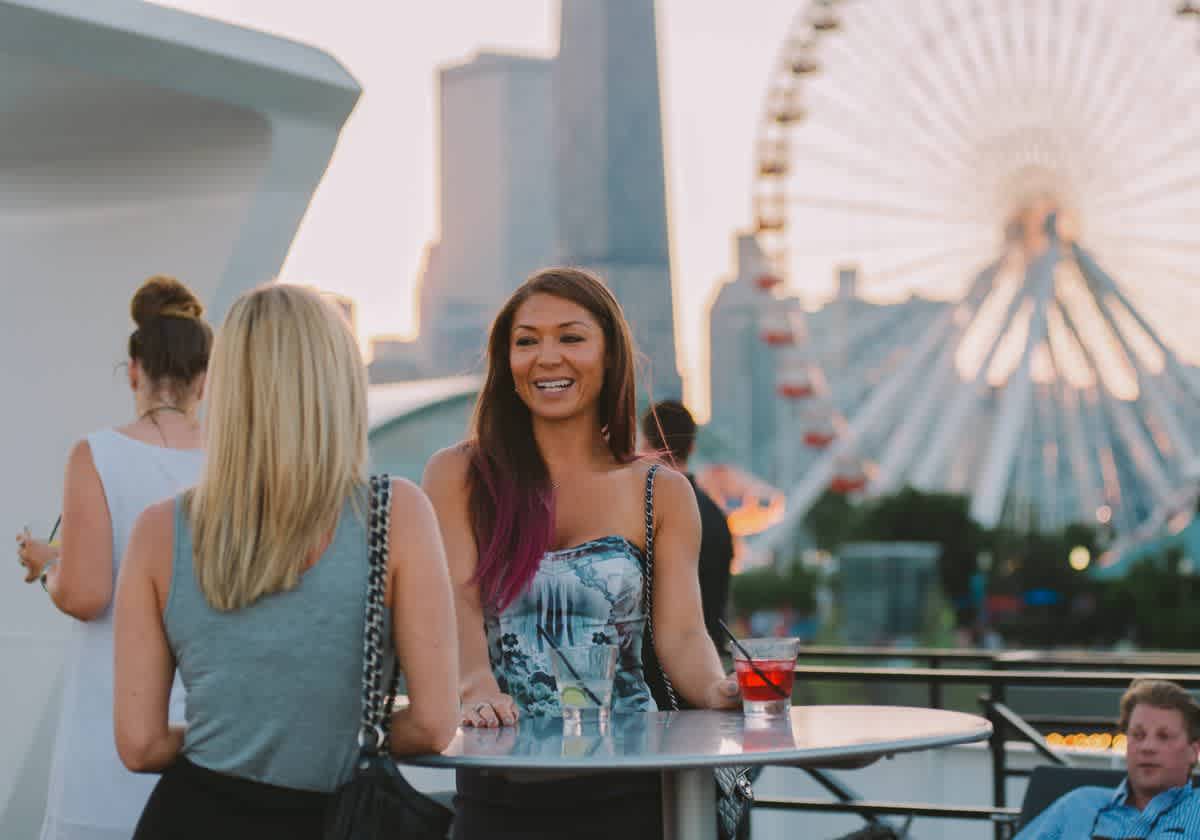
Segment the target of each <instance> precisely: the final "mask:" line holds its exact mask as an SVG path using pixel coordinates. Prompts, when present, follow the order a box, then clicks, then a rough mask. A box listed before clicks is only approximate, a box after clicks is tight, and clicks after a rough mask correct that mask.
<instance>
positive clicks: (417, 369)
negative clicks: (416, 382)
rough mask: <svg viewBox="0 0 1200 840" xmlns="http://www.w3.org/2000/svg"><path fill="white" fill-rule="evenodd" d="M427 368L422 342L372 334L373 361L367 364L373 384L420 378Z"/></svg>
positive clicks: (368, 376) (368, 374) (369, 378)
mask: <svg viewBox="0 0 1200 840" xmlns="http://www.w3.org/2000/svg"><path fill="white" fill-rule="evenodd" d="M427 368H428V361H427V359H426V356H425V348H424V346H423V345H422V344H421V342H419V341H416V340H414V339H406V338H401V337H400V336H393V335H377V336H372V338H371V361H370V362H369V363H368V364H367V378H368V380H370V382H371V384H372V385H374V384H377V383H385V382H406V381H408V380H410V379H420V378H422V377H423V376H424V375H425V371H426V369H427Z"/></svg>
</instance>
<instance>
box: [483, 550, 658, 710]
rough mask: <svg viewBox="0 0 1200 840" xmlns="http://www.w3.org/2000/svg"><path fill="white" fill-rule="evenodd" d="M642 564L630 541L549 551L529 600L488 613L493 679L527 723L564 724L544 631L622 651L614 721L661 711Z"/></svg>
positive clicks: (558, 639) (566, 641)
mask: <svg viewBox="0 0 1200 840" xmlns="http://www.w3.org/2000/svg"><path fill="white" fill-rule="evenodd" d="M643 563H644V558H643V555H642V552H641V550H640V549H639V548H638V547H637V546H635V545H633V544H632V543H631V542H629V540H627V539H625V538H624V537H616V536H613V537H601V538H600V539H595V540H589V541H588V542H585V543H581V544H579V545H577V546H572V547H571V548H564V549H559V550H558V551H549V552H546V554H544V555H543V556H542V561H541V564H540V565H539V567H538V571H537V574H536V575H535V576H534V578H533V581H532V582H531V583H530V585H529V587H528V589H526V591H525V592H524V593H523V594H522V595H520V596H519V597H518V598H517V599H516V600H515V601H513V603H512V604H510V605H509V606H508V608H507V609H505V610H504V611H503V612H501V613H495V612H493V611H487V612H485V615H484V627H485V629H486V632H487V642H488V658H489V659H490V660H491V665H492V673H494V674H495V675H496V681H497V682H498V683H499V685H500V690H501V691H503V692H504V693H506V694H509V695H511V696H512V698H513V700H514V701H515V702H516V704H517V706H518V707H519V708H520V710H521V713H522V714H523V715H529V716H531V717H561V716H562V710H561V709H560V708H559V704H558V692H557V691H556V685H555V682H554V672H553V670H552V669H551V667H550V654H551V652H552V651H551V648H550V646H549V645H548V644H546V642H545V640H544V639H542V637H541V636H540V635H539V634H538V629H537V628H538V626H539V625H540V626H541V627H542V629H543V630H544V631H546V633H548V634H549V636H550V637H551V638H552V639H554V642H555V644H557V645H560V646H573V645H588V644H610V645H616V646H617V649H618V654H617V673H616V678H615V680H614V682H613V699H612V710H613V712H614V713H621V712H644V711H653V710H654V709H655V708H656V706H655V704H654V700H653V698H652V697H651V696H650V689H649V688H648V687H647V685H646V679H645V676H644V674H643V672H642V633H643V632H644V630H645V626H646V621H645V615H644V613H643V609H642V586H643V575H642V568H643Z"/></svg>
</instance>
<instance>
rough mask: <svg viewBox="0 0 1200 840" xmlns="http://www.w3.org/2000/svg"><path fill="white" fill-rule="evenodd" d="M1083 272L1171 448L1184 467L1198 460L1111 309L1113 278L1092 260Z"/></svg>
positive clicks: (1185, 435)
mask: <svg viewBox="0 0 1200 840" xmlns="http://www.w3.org/2000/svg"><path fill="white" fill-rule="evenodd" d="M1080 270H1081V271H1082V272H1083V274H1084V277H1085V278H1086V279H1087V281H1088V283H1089V284H1092V285H1094V286H1095V287H1096V288H1097V289H1098V290H1100V292H1101V293H1100V294H1096V295H1095V298H1094V299H1095V301H1096V304H1097V305H1098V306H1099V309H1100V314H1101V315H1102V316H1103V318H1104V321H1105V323H1106V324H1107V325H1108V329H1109V331H1110V332H1111V333H1112V335H1113V336H1114V337H1115V338H1116V341H1117V344H1118V346H1119V347H1120V349H1121V351H1122V353H1123V354H1124V356H1125V359H1126V361H1127V362H1128V364H1130V365H1131V366H1132V367H1133V371H1134V375H1135V376H1136V377H1137V384H1138V389H1139V392H1140V394H1141V395H1142V396H1143V397H1144V400H1145V402H1146V403H1147V404H1148V405H1149V407H1150V408H1151V409H1152V410H1153V412H1154V414H1155V416H1156V417H1157V418H1158V420H1159V422H1161V423H1162V424H1163V427H1164V430H1165V432H1166V434H1167V437H1168V438H1169V440H1170V442H1171V445H1172V448H1173V449H1174V451H1175V452H1176V453H1177V454H1178V455H1179V457H1180V458H1181V459H1182V463H1183V464H1184V465H1190V464H1192V463H1193V462H1195V461H1196V449H1195V447H1194V446H1193V445H1192V441H1191V439H1190V437H1189V436H1188V434H1187V433H1186V432H1185V431H1184V424H1183V422H1182V420H1181V419H1180V418H1179V417H1177V416H1176V414H1175V411H1174V410H1173V409H1172V408H1171V406H1170V403H1169V402H1168V401H1167V398H1166V396H1165V395H1164V394H1163V392H1162V390H1161V389H1160V388H1159V385H1158V381H1157V379H1156V378H1154V377H1152V376H1150V375H1148V373H1147V372H1146V367H1145V365H1143V364H1142V360H1141V357H1140V356H1138V354H1137V352H1136V351H1135V350H1134V348H1133V345H1132V344H1131V343H1130V340H1129V337H1128V336H1127V335H1126V334H1125V333H1126V331H1125V329H1124V328H1122V326H1121V323H1120V321H1119V320H1118V319H1117V317H1116V314H1115V312H1114V310H1113V308H1112V306H1111V305H1110V304H1109V302H1108V297H1107V295H1105V294H1103V292H1105V291H1108V290H1110V289H1115V288H1116V283H1115V282H1114V281H1113V279H1112V277H1110V276H1109V275H1108V274H1106V273H1105V272H1104V271H1103V270H1102V269H1101V268H1100V267H1099V266H1098V265H1097V264H1096V263H1095V262H1094V261H1092V260H1083V261H1081V262H1080ZM1125 311H1126V312H1127V313H1129V312H1131V310H1130V308H1129V307H1126V308H1125Z"/></svg>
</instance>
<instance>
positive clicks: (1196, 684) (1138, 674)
mask: <svg viewBox="0 0 1200 840" xmlns="http://www.w3.org/2000/svg"><path fill="white" fill-rule="evenodd" d="M800 656H801V658H803V659H806V660H809V659H837V660H850V661H854V662H863V661H869V660H878V659H889V660H895V659H906V660H913V661H917V662H922V663H926V664H927V666H926V667H869V666H861V665H855V666H850V667H846V666H841V665H839V666H836V667H833V666H818V665H804V664H800V665H797V666H796V675H797V677H798V678H801V679H804V680H807V681H809V682H840V683H858V684H876V683H890V684H896V683H908V684H925V685H927V686H928V688H929V705H930V706H931V707H933V708H942V707H943V698H944V693H943V688H944V687H945V686H947V685H967V686H977V687H980V688H982V689H985V693H983V694H981V695H980V696H979V698H978V699H979V703H980V706H981V709H982V711H983V714H984V716H985V717H987V719H988V720H989V721H990V722H991V724H992V736H991V738H990V739H989V741H988V750H989V752H990V757H991V765H992V805H991V806H990V807H989V806H981V807H960V806H947V805H938V804H931V803H915V802H877V801H870V800H866V799H863V798H862V797H860V796H858V795H857V794H856V793H855V792H854V791H853V790H852V789H851V788H849V787H848V786H846V785H845V784H843V783H842V782H841V781H840V780H837V779H836V778H835V777H834V776H833V775H832V774H830V773H829V772H828V771H824V770H816V769H807V770H806V772H808V773H809V775H810V776H812V777H813V778H814V780H816V781H817V782H818V783H819V784H821V785H822V786H823V787H825V788H826V790H828V791H829V792H830V793H832V794H833V795H834V797H835V799H836V800H837V801H832V802H831V801H828V800H820V799H799V798H792V797H760V798H757V799H756V800H755V807H756V808H765V809H783V810H804V811H821V812H842V813H856V814H859V815H860V816H862V817H863V819H865V820H867V821H868V822H872V823H874V822H879V821H880V819H879V818H880V817H881V816H887V815H906V816H908V817H909V819H910V820H911V819H912V818H913V817H936V818H945V819H975V820H989V821H991V822H992V823H993V825H994V827H995V828H994V831H995V837H996V840H1007V838H1009V837H1011V836H1012V834H1013V832H1014V831H1015V828H1016V822H1017V818H1018V816H1019V814H1020V809H1018V808H1012V807H1009V805H1008V797H1007V789H1006V788H1007V781H1008V779H1009V778H1010V777H1014V776H1024V775H1028V771H1026V770H1021V769H1016V768H1012V767H1010V766H1009V763H1008V752H1007V749H1006V744H1007V742H1008V741H1009V740H1010V739H1011V738H1010V736H1013V737H1014V738H1015V739H1016V740H1021V741H1026V742H1028V743H1030V744H1031V745H1032V746H1033V749H1034V750H1035V752H1036V753H1037V754H1038V755H1039V756H1041V757H1042V758H1044V759H1045V760H1046V761H1048V762H1050V763H1053V764H1061V765H1068V766H1069V765H1070V764H1071V761H1070V758H1069V757H1068V756H1066V755H1065V754H1063V753H1061V752H1059V751H1056V750H1055V749H1054V747H1053V746H1051V745H1050V744H1048V743H1047V742H1046V739H1045V738H1044V737H1043V735H1042V734H1041V732H1040V731H1039V730H1038V728H1037V725H1058V726H1078V727H1080V728H1091V729H1094V728H1097V727H1098V726H1101V725H1103V724H1104V723H1105V721H1104V720H1102V719H1099V718H1096V717H1094V716H1091V717H1089V716H1073V715H1055V716H1033V715H1030V716H1028V717H1027V718H1026V717H1022V716H1021V715H1019V714H1017V713H1016V712H1015V711H1013V709H1012V708H1010V707H1009V705H1008V703H1007V698H1008V689H1010V688H1017V687H1056V688H1089V689H1094V688H1110V689H1120V690H1124V689H1125V688H1127V687H1128V686H1129V684H1130V682H1132V681H1133V680H1134V679H1139V678H1146V677H1152V678H1153V677H1158V678H1161V679H1169V680H1172V681H1173V682H1175V683H1177V684H1179V685H1181V686H1183V687H1184V688H1188V689H1191V690H1200V655H1197V654H1176V653H1144V654H1125V653H1117V654H1106V653H1093V652H1087V653H1078V654H1077V653H1062V652H1043V651H975V650H958V649H942V648H913V649H903V648H880V647H866V648H864V647H859V648H834V647H807V648H804V649H802V650H801V653H800ZM947 663H954V664H955V665H959V664H963V663H981V664H982V665H983V666H984V667H979V668H962V667H943V666H944V665H946V664H947ZM1049 668H1053V669H1055V670H1048V669H1049ZM1114 718H1115V710H1114ZM1107 725H1108V728H1111V726H1112V720H1109V721H1107Z"/></svg>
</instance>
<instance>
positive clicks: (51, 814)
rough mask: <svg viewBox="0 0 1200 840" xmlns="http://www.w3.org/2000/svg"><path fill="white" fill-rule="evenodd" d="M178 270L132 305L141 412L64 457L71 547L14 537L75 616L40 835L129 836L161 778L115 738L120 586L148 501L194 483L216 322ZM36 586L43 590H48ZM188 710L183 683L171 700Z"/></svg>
mask: <svg viewBox="0 0 1200 840" xmlns="http://www.w3.org/2000/svg"><path fill="white" fill-rule="evenodd" d="M203 313H204V307H202V306H201V305H200V301H199V300H197V299H196V296H195V295H194V294H192V292H191V291H190V290H189V289H188V288H187V287H186V286H184V285H183V284H182V283H180V282H179V281H178V280H176V279H175V278H173V277H162V276H158V277H151V278H150V279H149V280H147V281H146V282H144V283H143V284H142V285H141V286H140V287H139V288H138V290H137V292H136V293H135V294H134V296H133V300H132V301H131V302H130V314H131V315H132V317H133V321H134V324H135V325H136V329H134V331H133V333H132V334H131V335H130V336H129V342H128V354H129V355H128V373H129V390H130V392H131V394H132V397H133V409H134V413H135V416H136V419H134V420H133V421H132V422H130V423H126V424H125V425H122V426H119V427H117V428H114V429H101V430H99V431H96V432H92V433H91V434H89V435H88V436H87V437H86V438H84V439H83V440H80V441H79V442H78V443H76V444H75V446H74V448H72V450H71V454H70V455H69V456H68V457H67V471H66V477H65V480H64V482H63V508H62V509H63V518H62V545H61V548H60V547H56V546H51V545H48V544H47V543H45V542H43V541H42V540H35V539H33V538H32V537H31V536H30V535H29V533H28V532H25V533H22V534H20V535H18V536H17V543H18V546H19V549H18V552H19V555H20V561H21V565H22V566H24V568H25V581H26V582H27V583H33V582H34V581H40V582H41V585H42V586H43V587H45V589H46V595H47V596H48V597H49V598H50V600H51V601H52V602H53V603H54V606H55V607H57V608H58V609H59V610H61V611H62V612H63V613H65V614H67V615H68V616H70V617H71V618H72V619H74V621H72V622H71V628H70V629H71V634H70V640H69V641H68V644H67V657H66V669H65V671H64V676H65V681H64V686H63V696H62V712H61V717H60V718H59V724H58V733H57V735H56V737H55V744H54V758H53V763H52V765H51V769H50V785H49V790H48V793H47V797H46V815H45V818H44V820H43V823H42V833H41V838H42V840H127V838H128V837H129V835H130V834H131V833H132V832H133V827H134V825H135V824H136V823H137V819H138V815H139V814H141V812H142V808H143V807H144V806H145V804H146V799H147V797H148V796H149V795H150V790H151V788H153V786H154V778H153V777H149V776H146V777H139V776H135V775H133V774H132V773H130V772H129V771H127V770H126V769H125V768H124V767H122V766H121V762H120V760H119V759H118V758H117V751H116V749H115V747H114V746H113V738H112V728H113V724H112V714H113V710H112V686H113V664H112V663H113V654H112V645H113V624H112V610H111V609H110V607H111V605H112V598H113V583H114V581H115V579H116V574H117V565H118V564H119V562H120V560H121V555H122V553H123V552H124V549H125V544H126V541H127V540H128V539H129V532H130V529H131V528H132V527H133V522H134V520H135V519H136V518H137V516H138V514H140V513H141V512H142V511H143V510H144V509H145V508H146V506H147V505H149V504H152V503H154V502H156V501H158V500H160V499H164V498H168V497H170V496H172V495H174V494H175V493H178V492H180V491H181V490H183V489H184V488H186V487H190V486H191V485H192V484H195V482H196V478H197V477H198V476H199V474H200V466H201V464H203V462H204V453H203V450H202V449H201V447H202V446H203V443H204V441H203V439H202V437H201V433H200V421H199V419H198V417H197V411H198V410H199V404H200V399H201V396H202V395H203V393H204V372H205V369H206V368H207V367H208V355H209V352H210V351H211V349H212V330H211V329H210V328H209V326H208V324H207V323H205V322H204V320H203V319H202V317H201V316H202V315H203ZM37 594H38V595H39V596H42V595H43V593H42V591H41V589H38V590H37ZM174 700H175V705H176V707H177V708H175V709H173V710H174V711H176V712H177V714H176V715H175V716H179V715H181V714H182V711H183V709H182V692H176V696H175V698H174Z"/></svg>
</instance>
